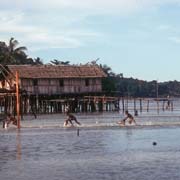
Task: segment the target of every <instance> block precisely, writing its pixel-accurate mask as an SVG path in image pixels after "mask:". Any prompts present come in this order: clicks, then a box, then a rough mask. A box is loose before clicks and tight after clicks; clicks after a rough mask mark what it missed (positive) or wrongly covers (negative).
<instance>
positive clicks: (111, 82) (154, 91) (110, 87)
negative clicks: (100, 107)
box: [0, 37, 180, 97]
mask: <svg viewBox="0 0 180 180" xmlns="http://www.w3.org/2000/svg"><path fill="white" fill-rule="evenodd" d="M26 51H27V48H26V47H25V46H19V42H18V41H17V40H16V39H14V38H13V37H12V38H10V40H9V42H8V43H5V42H3V41H0V64H1V65H3V66H6V65H23V64H31V65H43V64H44V63H43V60H42V59H41V58H40V57H36V58H34V59H33V58H31V57H29V56H28V55H27V53H26ZM97 61H98V59H97V60H95V61H91V62H90V64H93V65H98V66H99V67H100V68H102V70H103V71H104V72H105V74H106V75H107V77H106V78H104V79H103V81H102V88H103V91H104V92H105V93H107V94H112V95H119V96H128V97H157V96H158V97H166V96H168V95H170V96H180V82H178V81H168V82H161V83H159V82H157V81H156V80H154V81H150V82H148V81H143V80H139V79H135V78H126V77H123V73H119V74H116V73H114V72H113V71H112V69H111V68H110V67H109V66H108V65H106V64H97ZM48 64H51V65H71V63H70V61H62V60H58V59H53V60H50V62H49V63H48ZM87 64H89V63H87ZM0 78H1V72H0Z"/></svg>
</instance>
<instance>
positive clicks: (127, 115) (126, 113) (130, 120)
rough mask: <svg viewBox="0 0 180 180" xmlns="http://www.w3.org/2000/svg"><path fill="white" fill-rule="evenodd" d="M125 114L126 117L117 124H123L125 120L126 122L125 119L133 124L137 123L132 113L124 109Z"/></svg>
mask: <svg viewBox="0 0 180 180" xmlns="http://www.w3.org/2000/svg"><path fill="white" fill-rule="evenodd" d="M125 115H126V117H125V118H124V119H123V120H121V121H119V122H118V124H120V125H123V126H125V122H126V120H128V122H129V124H132V123H134V124H135V125H137V123H136V121H135V119H134V117H133V115H132V114H130V113H129V112H128V110H126V111H125Z"/></svg>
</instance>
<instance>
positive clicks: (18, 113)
mask: <svg viewBox="0 0 180 180" xmlns="http://www.w3.org/2000/svg"><path fill="white" fill-rule="evenodd" d="M16 112H17V128H18V129H20V98H19V73H18V72H17V71H16Z"/></svg>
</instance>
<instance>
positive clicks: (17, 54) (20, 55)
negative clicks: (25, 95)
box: [6, 37, 27, 64]
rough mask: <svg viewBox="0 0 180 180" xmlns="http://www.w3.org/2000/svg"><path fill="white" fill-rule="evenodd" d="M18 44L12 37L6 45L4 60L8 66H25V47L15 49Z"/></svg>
mask: <svg viewBox="0 0 180 180" xmlns="http://www.w3.org/2000/svg"><path fill="white" fill-rule="evenodd" d="M18 44H19V42H18V41H17V40H15V39H14V38H13V37H12V38H10V40H9V44H8V45H7V48H6V49H7V51H6V59H7V62H8V63H9V64H26V58H27V55H26V53H25V51H26V50H27V48H26V47H25V46H20V47H17V46H18Z"/></svg>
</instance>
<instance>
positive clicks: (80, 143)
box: [0, 110, 180, 180]
mask: <svg viewBox="0 0 180 180" xmlns="http://www.w3.org/2000/svg"><path fill="white" fill-rule="evenodd" d="M76 116H77V118H78V120H79V121H80V122H81V123H82V125H81V126H79V127H74V128H63V121H64V119H65V118H66V117H65V116H64V115H58V114H56V115H41V116H38V119H33V117H32V116H29V117H24V119H25V120H23V121H22V122H21V125H22V127H24V128H22V129H21V130H20V131H17V130H16V129H15V128H13V127H11V128H9V129H7V130H4V129H2V128H0V179H2V180H3V179H7V180H36V179H42V180H71V179H72V180H76V179H79V180H87V179H88V180H116V179H117V180H119V179H122V180H131V179H133V180H136V179H137V180H145V179H146V180H156V179H157V180H166V179H168V180H169V179H172V180H176V179H177V180H179V179H180V173H179V170H180V161H179V159H180V144H179V137H180V113H179V110H176V111H165V112H162V111H160V112H158V113H157V112H155V111H154V113H152V112H143V113H140V114H139V116H138V117H136V121H137V123H138V124H139V126H127V127H121V128H120V127H119V126H118V125H117V124H116V122H117V121H118V120H120V119H122V118H123V116H124V115H123V113H121V112H120V113H118V112H113V113H94V114H76ZM78 130H79V134H78ZM78 135H79V136H78ZM153 142H156V143H157V145H155V146H154V145H153Z"/></svg>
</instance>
